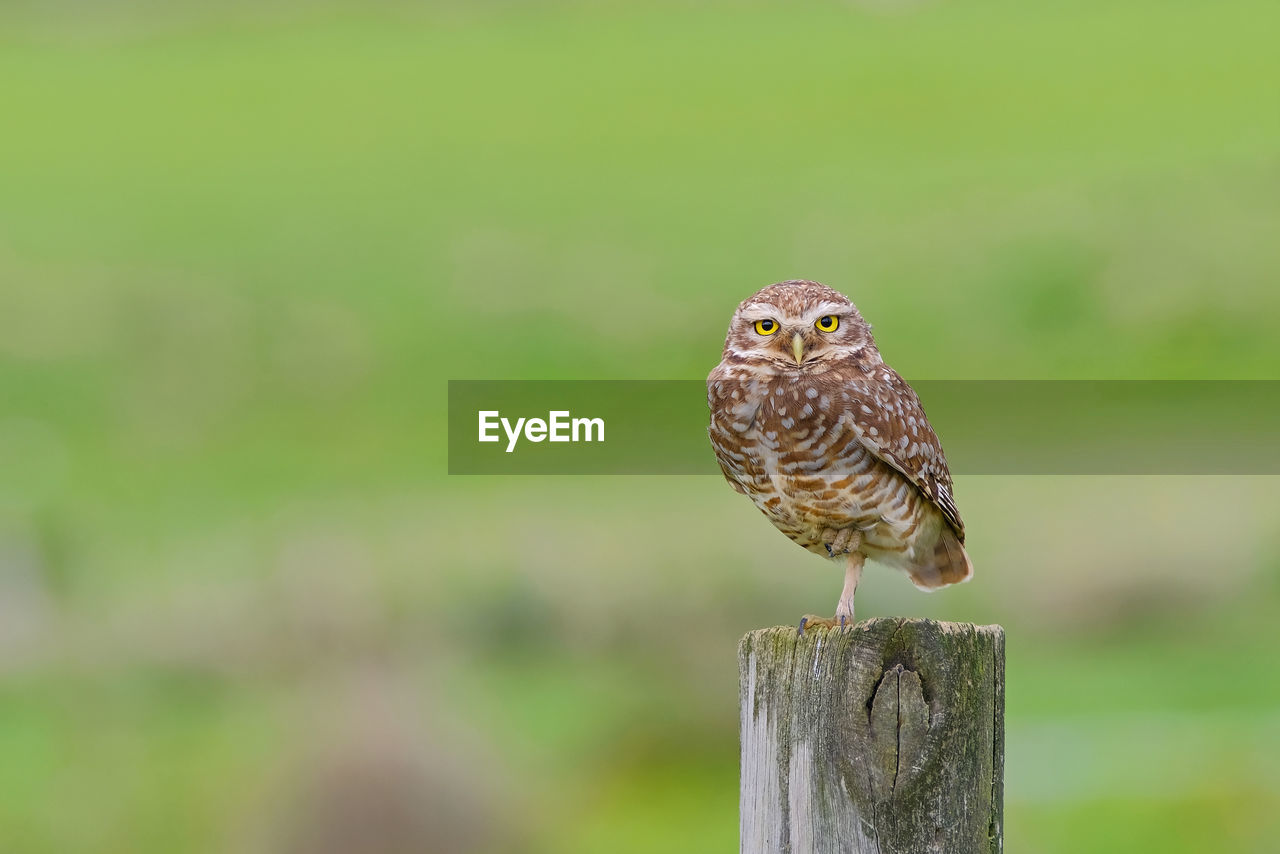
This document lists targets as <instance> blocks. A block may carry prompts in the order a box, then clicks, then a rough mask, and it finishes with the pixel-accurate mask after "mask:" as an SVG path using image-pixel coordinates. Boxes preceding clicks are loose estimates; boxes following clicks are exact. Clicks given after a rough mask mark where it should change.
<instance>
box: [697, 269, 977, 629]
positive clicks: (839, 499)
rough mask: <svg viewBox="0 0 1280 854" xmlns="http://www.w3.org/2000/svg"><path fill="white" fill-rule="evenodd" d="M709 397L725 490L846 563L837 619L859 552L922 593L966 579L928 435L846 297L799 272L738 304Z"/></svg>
mask: <svg viewBox="0 0 1280 854" xmlns="http://www.w3.org/2000/svg"><path fill="white" fill-rule="evenodd" d="M833 319H834V320H833ZM775 324H776V325H775ZM707 400H708V403H709V405H710V408H711V424H710V427H709V429H708V432H709V435H710V437H711V444H712V446H713V447H714V448H715V452H716V457H717V459H718V460H719V461H720V467H721V469H722V470H723V472H724V475H725V477H726V478H727V479H728V481H729V483H730V485H732V486H733V487H734V489H736V490H738V491H739V492H741V493H743V494H745V495H747V496H748V497H750V498H751V499H752V501H754V502H755V504H756V506H757V507H758V508H760V510H761V511H762V512H763V513H764V514H765V515H766V516H767V517H768V518H769V520H770V521H771V522H773V524H774V525H775V526H777V528H778V529H779V530H781V531H782V532H783V533H784V534H786V535H787V536H788V537H790V538H791V539H792V540H794V541H795V542H796V543H798V544H799V545H801V546H802V547H804V548H805V549H807V550H809V551H811V552H814V553H815V554H820V555H823V556H827V555H830V556H832V557H843V559H844V560H845V562H846V575H845V589H844V591H843V593H842V594H841V598H840V602H839V605H838V606H837V609H836V613H837V617H838V618H841V619H852V617H853V595H854V592H855V590H856V588H857V583H858V578H859V577H860V574H861V571H862V561H863V558H864V557H870V558H872V559H873V560H877V561H880V562H882V563H885V564H888V565H890V566H893V567H896V568H899V569H902V570H904V571H905V572H906V573H907V574H908V575H909V576H910V578H911V580H912V581H913V582H914V583H915V584H916V586H918V587H921V588H923V589H926V590H933V589H936V588H938V587H942V586H944V585H947V584H955V583H957V582H960V581H967V580H968V579H969V577H970V576H971V575H972V574H973V565H972V563H971V562H970V561H969V557H968V555H967V554H966V552H965V550H964V523H963V522H962V521H961V519H960V512H959V510H958V509H957V508H956V504H955V499H954V497H953V495H952V486H951V473H950V472H949V471H948V469H947V461H946V457H945V456H944V455H943V453H942V446H941V444H940V443H939V442H938V437H937V436H936V435H935V434H934V432H933V428H932V427H931V426H930V424H929V421H928V419H927V418H926V417H925V414H924V409H923V408H922V407H921V405H920V399H919V398H918V397H917V396H916V393H915V391H913V390H912V389H911V387H910V386H909V385H907V383H906V381H904V380H903V379H902V377H900V376H898V374H897V373H896V372H895V371H894V370H893V369H892V368H890V367H889V366H888V365H886V364H885V363H884V361H883V360H882V359H881V357H880V353H879V351H878V350H877V349H876V345H875V341H874V340H873V339H872V337H871V327H870V325H868V324H867V322H866V321H865V320H863V318H862V315H861V314H859V313H858V310H857V308H856V307H855V306H854V304H853V303H852V302H851V301H850V300H849V299H848V297H846V296H844V295H843V294H841V293H839V292H838V291H834V290H832V289H831V288H828V287H826V286H825V285H821V284H818V283H817V282H809V281H803V280H796V281H788V282H780V283H778V284H775V285H770V286H769V287H767V288H764V289H763V290H761V291H760V292H758V293H756V294H755V295H754V296H752V297H750V298H748V299H747V300H745V301H744V302H743V303H742V304H741V305H740V306H738V310H737V311H736V312H735V313H734V316H733V320H732V321H731V323H730V325H729V333H728V336H727V337H726V339H725V346H724V353H723V355H722V359H721V362H720V364H719V365H717V366H716V367H715V369H713V370H712V371H711V374H710V375H709V376H708V377H707Z"/></svg>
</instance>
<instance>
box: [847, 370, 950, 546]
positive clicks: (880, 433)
mask: <svg viewBox="0 0 1280 854" xmlns="http://www.w3.org/2000/svg"><path fill="white" fill-rule="evenodd" d="M842 390H843V391H847V392H848V394H849V402H848V404H847V406H848V411H849V413H850V414H851V415H852V416H853V428H854V431H855V432H856V433H857V434H858V439H859V440H860V441H861V443H862V446H863V447H865V448H866V449H867V450H868V451H870V452H871V453H873V454H875V456H876V457H877V458H879V459H881V460H883V461H884V462H886V463H888V464H889V465H890V466H892V467H893V468H895V469H897V470H898V471H899V472H901V473H902V474H903V475H904V476H905V477H906V478H907V480H909V481H911V483H912V484H914V485H915V486H916V488H918V489H919V490H920V491H921V492H922V493H924V496H925V497H926V498H928V499H929V500H930V501H932V502H933V503H934V504H935V505H937V507H938V509H939V510H941V511H942V515H943V516H945V517H946V519H947V521H948V522H950V523H951V527H952V528H954V529H955V531H956V535H957V537H958V538H959V540H960V542H961V543H963V542H964V522H963V521H962V520H961V519H960V511H959V509H957V508H956V502H955V498H954V497H953V496H952V491H951V471H950V470H949V469H948V468H947V458H946V456H945V455H944V454H943V453H942V443H940V442H939V441H938V437H937V435H936V434H935V433H934V432H933V427H932V426H931V425H930V424H929V419H928V418H926V417H925V414H924V407H922V406H921V405H920V398H919V397H917V396H916V393H915V390H914V389H913V388H911V386H909V385H907V381H906V380H904V379H903V378H902V377H900V376H898V373H897V372H896V371H894V370H893V369H892V368H890V367H889V366H888V365H883V364H881V365H877V366H876V367H875V369H874V372H873V373H872V374H871V375H869V376H867V377H865V378H857V379H852V380H848V381H846V382H845V383H844V385H843V388H842Z"/></svg>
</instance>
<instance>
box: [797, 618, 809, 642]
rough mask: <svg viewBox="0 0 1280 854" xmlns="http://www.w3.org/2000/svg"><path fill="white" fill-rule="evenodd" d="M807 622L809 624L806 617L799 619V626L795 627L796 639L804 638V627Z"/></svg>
mask: <svg viewBox="0 0 1280 854" xmlns="http://www.w3.org/2000/svg"><path fill="white" fill-rule="evenodd" d="M808 622H809V618H808V617H801V618H800V625H799V626H797V627H796V637H798V638H802V637H804V627H805V625H806V624H808Z"/></svg>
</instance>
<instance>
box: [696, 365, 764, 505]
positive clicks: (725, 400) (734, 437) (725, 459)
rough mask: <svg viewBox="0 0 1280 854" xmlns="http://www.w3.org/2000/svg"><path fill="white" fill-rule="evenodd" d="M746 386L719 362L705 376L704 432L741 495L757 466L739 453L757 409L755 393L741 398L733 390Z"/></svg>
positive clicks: (730, 481) (757, 464)
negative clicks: (707, 417) (708, 416)
mask: <svg viewBox="0 0 1280 854" xmlns="http://www.w3.org/2000/svg"><path fill="white" fill-rule="evenodd" d="M747 386H748V384H746V383H744V382H743V381H742V380H741V379H740V378H738V377H736V376H734V375H733V374H732V372H730V371H729V370H727V369H726V368H725V366H724V364H723V363H722V364H719V365H717V366H716V367H715V368H714V369H713V370H712V371H711V374H710V375H709V376H708V377H707V406H708V408H709V409H710V410H711V422H710V423H709V424H708V425H707V435H708V436H709V437H710V439H711V447H712V448H713V449H714V450H715V452H716V462H718V463H719V464H720V471H721V473H722V474H724V479H725V480H727V481H728V482H729V485H730V486H732V487H733V488H734V489H735V490H737V491H738V492H740V493H743V494H745V493H746V488H745V487H743V485H742V483H743V481H744V480H749V479H750V478H751V477H752V475H753V474H755V473H757V470H758V469H759V461H758V460H754V459H752V458H751V457H750V456H749V455H747V454H746V453H743V447H742V434H744V433H746V432H747V430H749V429H750V428H751V426H752V424H753V423H754V422H755V418H756V413H757V412H758V411H759V408H760V402H759V397H758V395H752V396H751V398H750V399H744V398H743V395H742V394H740V393H735V392H740V390H743V389H746V388H747Z"/></svg>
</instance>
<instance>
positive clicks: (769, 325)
mask: <svg viewBox="0 0 1280 854" xmlns="http://www.w3.org/2000/svg"><path fill="white" fill-rule="evenodd" d="M777 331H778V323H777V321H774V320H757V321H756V332H759V333H760V334H761V335H772V334H773V333H775V332H777Z"/></svg>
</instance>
